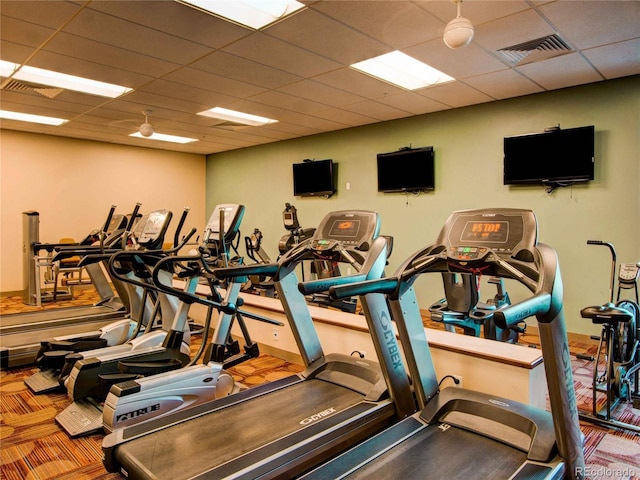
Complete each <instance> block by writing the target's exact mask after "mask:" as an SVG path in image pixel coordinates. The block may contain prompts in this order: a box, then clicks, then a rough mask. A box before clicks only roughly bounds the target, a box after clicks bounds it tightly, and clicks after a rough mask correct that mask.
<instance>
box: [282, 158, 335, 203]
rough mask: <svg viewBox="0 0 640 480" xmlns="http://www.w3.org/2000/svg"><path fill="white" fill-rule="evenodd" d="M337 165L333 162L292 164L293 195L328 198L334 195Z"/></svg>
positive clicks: (311, 161)
mask: <svg viewBox="0 0 640 480" xmlns="http://www.w3.org/2000/svg"><path fill="white" fill-rule="evenodd" d="M336 167H337V164H334V163H333V160H331V159H328V160H305V161H304V162H302V163H294V164H293V195H294V196H296V197H330V196H331V195H333V194H334V193H336V182H335V180H336V170H337V168H336Z"/></svg>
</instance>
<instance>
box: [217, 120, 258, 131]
mask: <svg viewBox="0 0 640 480" xmlns="http://www.w3.org/2000/svg"><path fill="white" fill-rule="evenodd" d="M211 126H212V127H213V128H220V129H221V130H230V131H232V132H237V131H240V130H244V129H246V128H251V125H247V124H245V123H236V122H231V121H224V122H220V123H214V124H213V125H211Z"/></svg>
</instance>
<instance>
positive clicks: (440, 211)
mask: <svg viewBox="0 0 640 480" xmlns="http://www.w3.org/2000/svg"><path fill="white" fill-rule="evenodd" d="M557 124H560V126H561V127H563V128H571V127H577V126H583V125H595V128H596V145H595V148H596V174H595V181H593V182H591V183H589V184H588V185H575V186H573V187H568V188H560V189H557V190H556V191H554V192H553V193H552V194H548V193H546V192H545V189H544V188H543V187H538V186H519V187H509V186H504V185H503V184H502V157H503V154H502V139H503V137H505V136H508V135H516V134H522V133H529V132H539V131H542V130H544V128H546V127H549V126H553V125H557ZM639 138H640V77H638V76H635V77H629V78H623V79H618V80H613V81H607V82H601V83H596V84H590V85H585V86H580V87H575V88H570V89H564V90H557V91H553V92H547V93H542V94H536V95H529V96H525V97H520V98H515V99H509V100H503V101H498V102H492V103H487V104H481V105H476V106H472V107H466V108H459V109H455V110H448V111H443V112H437V113H433V114H427V115H421V116H415V117H411V118H406V119H401V120H394V121H389V122H383V123H377V124H373V125H368V126H364V127H358V128H350V129H346V130H341V131H337V132H331V133H326V134H320V135H315V136H310V137H305V138H300V139H295V140H289V141H282V142H277V143H272V144H268V145H263V146H259V147H253V148H246V149H241V150H235V151H230V152H225V153H221V154H215V155H210V156H208V158H207V181H206V185H207V196H206V202H207V207H206V210H207V212H211V211H212V209H213V207H214V206H215V205H216V204H218V203H225V202H234V203H235V202H237V203H243V204H244V205H246V207H247V213H246V216H245V219H244V221H243V229H242V232H243V235H249V234H251V232H252V231H253V229H254V228H256V227H257V228H260V230H261V231H262V232H263V234H264V239H265V243H264V248H265V250H266V251H267V253H269V255H271V256H272V258H275V257H276V256H277V251H278V250H277V245H278V240H279V239H280V237H281V236H282V235H284V234H285V233H286V231H285V230H284V227H283V226H282V216H281V215H282V210H283V209H284V204H285V202H289V203H293V204H294V205H295V206H296V207H297V209H298V213H299V217H300V221H301V224H302V225H303V226H305V227H314V226H316V225H317V224H318V222H319V221H320V220H321V218H322V217H323V216H324V214H325V213H326V212H328V211H332V210H342V209H350V208H358V209H371V210H376V211H378V212H380V214H381V216H382V225H383V228H382V232H383V233H384V234H388V235H393V236H394V239H395V243H394V251H393V255H392V257H391V259H390V262H389V272H393V271H394V270H395V269H396V267H397V266H398V265H399V264H400V262H401V261H402V260H404V259H405V258H406V257H408V256H409V255H410V254H411V253H413V252H414V251H416V250H418V249H419V248H421V247H423V246H426V245H428V244H430V243H431V242H433V241H434V240H435V238H436V236H437V234H438V232H439V230H440V228H441V226H442V224H443V222H444V221H445V219H446V218H447V216H448V215H449V213H450V212H452V211H454V210H458V209H466V208H480V207H521V208H530V209H532V210H533V211H534V212H536V214H537V216H538V222H539V238H540V241H542V242H545V243H547V244H549V245H551V246H553V247H554V248H555V249H556V250H557V251H558V255H559V258H560V267H561V271H562V276H563V280H564V296H565V312H566V317H567V322H568V329H569V331H571V332H577V333H587V334H590V333H596V332H598V331H599V329H597V328H595V327H594V326H592V325H591V324H590V323H589V322H588V321H586V320H584V319H582V318H580V315H579V310H580V308H582V307H583V306H587V305H591V304H598V303H602V302H604V301H606V300H607V299H608V296H609V290H608V289H609V274H610V265H611V261H610V256H609V253H608V250H607V249H606V248H603V247H592V246H587V245H586V241H587V239H601V240H606V241H609V242H612V243H614V244H615V246H616V249H617V252H618V259H619V260H620V261H623V262H633V261H637V260H640V242H638V238H640V225H639V223H640V222H639V220H640V153H639V152H640V148H639V147H640V145H639V140H638V139H639ZM409 144H411V145H412V146H413V147H422V146H428V145H432V146H433V147H434V149H435V156H436V189H435V191H434V192H432V193H428V194H421V195H418V196H413V195H409V196H407V195H403V194H382V193H378V192H377V191H376V181H377V180H376V169H375V165H376V154H377V153H378V152H388V151H393V150H395V149H397V148H399V147H403V146H406V145H409ZM305 158H315V159H324V158H332V159H333V160H334V161H335V162H337V163H338V193H337V195H335V196H333V197H332V198H329V199H318V198H296V197H294V196H293V193H292V173H291V170H292V169H291V165H292V164H293V163H297V162H300V161H302V160H303V159H305ZM347 183H349V184H350V189H349V190H347V188H346V184H347ZM242 252H244V248H242ZM425 277H426V276H425ZM430 277H437V276H436V275H431V276H430ZM508 287H509V288H508V290H509V293H510V294H512V297H515V298H516V299H517V298H521V297H522V295H524V294H525V291H524V289H522V288H520V287H519V286H518V285H511V284H509V285H508ZM417 291H418V295H419V298H420V300H421V302H422V303H421V306H423V307H427V306H428V305H429V304H430V303H431V302H433V301H435V300H437V299H438V298H440V297H441V295H442V287H441V285H440V282H439V278H432V279H424V280H420V281H419V282H418V284H417ZM493 293H494V291H493V289H492V288H489V286H485V287H483V289H482V297H483V298H489V297H492V296H493Z"/></svg>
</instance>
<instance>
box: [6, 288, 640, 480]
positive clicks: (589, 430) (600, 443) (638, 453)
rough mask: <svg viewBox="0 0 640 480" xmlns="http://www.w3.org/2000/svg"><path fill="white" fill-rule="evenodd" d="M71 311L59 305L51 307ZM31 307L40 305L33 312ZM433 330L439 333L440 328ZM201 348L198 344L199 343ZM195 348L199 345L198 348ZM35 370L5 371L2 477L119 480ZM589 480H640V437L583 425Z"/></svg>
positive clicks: (260, 367)
mask: <svg viewBox="0 0 640 480" xmlns="http://www.w3.org/2000/svg"><path fill="white" fill-rule="evenodd" d="M78 294H79V295H78V296H77V297H76V299H75V300H73V301H72V302H74V303H73V304H78V303H82V302H85V303H86V302H91V301H92V296H91V291H90V290H89V291H88V293H87V291H86V290H78ZM21 302H22V300H21V298H20V297H13V298H6V297H5V298H1V299H0V314H3V313H4V314H7V313H14V311H15V310H16V309H17V310H18V311H20V310H21V309H22V307H24V306H21ZM62 306H69V303H68V302H58V303H57V304H56V305H51V304H50V305H47V306H46V307H45V308H56V307H62ZM28 308H30V309H32V308H34V307H28ZM428 326H431V327H434V326H435V327H436V328H439V325H437V324H435V325H434V324H429V325H428ZM521 343H524V344H533V345H535V344H537V337H535V335H531V334H527V335H526V336H525V337H524V338H523V339H522V342H521ZM196 345H197V344H196ZM194 348H195V345H194ZM594 351H595V347H593V346H592V345H585V344H579V343H572V344H571V352H572V354H574V355H575V354H576V353H594ZM572 364H573V370H574V377H575V378H574V379H575V384H576V394H577V399H578V408H579V410H580V411H582V412H585V413H588V412H590V411H591V398H592V396H591V371H592V370H591V362H589V361H588V360H578V359H575V358H574V359H573V361H572ZM301 370H302V367H301V366H300V365H295V364H291V363H288V362H286V361H284V360H281V359H279V358H275V357H273V356H270V355H261V356H260V357H259V358H256V359H253V360H250V361H248V362H245V363H243V364H241V365H238V366H236V367H234V368H233V369H231V371H232V373H233V375H234V378H235V379H236V380H237V381H239V382H242V383H244V384H245V385H247V386H249V387H251V386H254V385H258V384H261V383H264V382H268V381H272V380H275V379H278V378H281V377H283V376H286V375H290V374H291V373H293V372H299V371H301ZM35 371H36V369H35V368H33V367H26V368H20V369H12V370H9V371H2V372H0V478H1V479H3V480H4V479H7V480H14V479H15V480H45V479H64V480H66V479H69V480H71V479H73V480H85V479H86V480H89V479H97V480H107V479H109V480H111V479H120V478H121V477H120V475H118V474H108V473H106V472H105V470H104V468H103V466H102V463H101V455H102V452H101V442H102V435H92V436H87V437H81V438H77V439H70V438H69V437H68V436H67V435H66V433H64V431H62V430H61V429H60V428H59V427H58V425H57V424H56V423H55V421H54V417H55V416H56V415H57V414H58V412H60V411H62V410H63V409H64V408H66V406H67V405H68V404H69V400H68V399H67V397H66V395H65V394H64V393H57V394H47V395H37V396H36V395H33V394H32V393H31V391H30V390H29V389H28V388H27V387H26V386H25V385H24V381H23V380H24V378H25V377H26V376H29V375H31V374H32V373H33V372H35ZM600 400H601V401H602V399H600ZM615 416H616V418H618V419H619V420H622V421H625V422H628V423H632V424H635V425H640V410H636V409H633V408H632V406H631V405H630V404H627V405H624V406H621V407H619V408H618V409H617V410H616V412H615ZM581 428H582V431H583V433H584V434H585V456H586V459H587V473H588V478H590V479H593V480H600V479H620V480H622V479H624V480H640V436H638V435H636V434H633V433H631V432H628V431H622V430H610V429H605V428H602V427H598V426H595V425H592V424H589V423H585V422H582V425H581Z"/></svg>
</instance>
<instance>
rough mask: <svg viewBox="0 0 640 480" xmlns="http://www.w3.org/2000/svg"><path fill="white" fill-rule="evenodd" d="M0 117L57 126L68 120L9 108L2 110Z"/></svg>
mask: <svg viewBox="0 0 640 480" xmlns="http://www.w3.org/2000/svg"><path fill="white" fill-rule="evenodd" d="M0 119H4V120H18V121H19V122H30V123H40V124H42V125H53V126H56V127H57V126H60V125H62V124H63V123H66V122H67V121H68V120H67V119H65V118H55V117H45V116H43V115H31V114H29V113H20V112H10V111H8V110H0Z"/></svg>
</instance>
